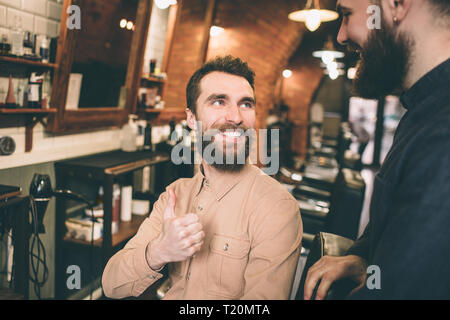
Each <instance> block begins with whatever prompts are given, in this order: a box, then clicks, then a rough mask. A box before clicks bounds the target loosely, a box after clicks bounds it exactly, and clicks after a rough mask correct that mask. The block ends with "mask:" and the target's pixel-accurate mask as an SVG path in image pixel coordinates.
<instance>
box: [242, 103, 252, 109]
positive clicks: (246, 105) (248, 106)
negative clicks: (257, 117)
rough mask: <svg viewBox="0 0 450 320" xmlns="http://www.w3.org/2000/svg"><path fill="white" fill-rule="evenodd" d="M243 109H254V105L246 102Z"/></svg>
mask: <svg viewBox="0 0 450 320" xmlns="http://www.w3.org/2000/svg"><path fill="white" fill-rule="evenodd" d="M241 107H243V108H252V107H253V104H252V103H250V102H244V103H242V104H241Z"/></svg>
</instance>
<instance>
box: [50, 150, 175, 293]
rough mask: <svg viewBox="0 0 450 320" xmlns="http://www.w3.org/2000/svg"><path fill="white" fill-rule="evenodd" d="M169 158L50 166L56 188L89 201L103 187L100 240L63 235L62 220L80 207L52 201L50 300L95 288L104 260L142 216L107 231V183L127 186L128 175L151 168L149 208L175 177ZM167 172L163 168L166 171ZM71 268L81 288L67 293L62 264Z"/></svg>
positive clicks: (109, 158)
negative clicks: (77, 271)
mask: <svg viewBox="0 0 450 320" xmlns="http://www.w3.org/2000/svg"><path fill="white" fill-rule="evenodd" d="M171 165H172V163H171V162H170V156H169V154H168V153H166V152H152V151H136V152H123V151H112V152H107V153H102V154H97V155H92V156H87V157H81V158H76V159H71V160H64V161H60V162H57V163H55V172H56V185H57V189H70V190H72V191H73V192H76V193H79V194H82V195H83V196H85V197H86V198H87V199H88V200H90V201H91V202H94V199H95V197H96V195H97V191H98V188H99V187H100V186H103V190H104V202H103V210H104V214H103V237H102V238H101V239H98V240H95V241H94V242H93V246H92V245H91V242H89V241H83V240H75V239H73V238H69V237H66V236H65V234H66V230H65V220H66V218H68V217H70V216H72V215H74V214H75V213H76V212H77V211H78V212H79V211H80V210H81V211H83V210H84V209H85V208H86V206H85V205H80V203H76V202H73V201H70V200H63V199H57V200H56V215H55V298H56V299H67V298H69V299H70V298H82V297H85V296H87V295H89V292H90V288H98V287H100V285H101V275H102V272H103V269H104V267H105V265H106V263H107V262H108V260H109V258H110V257H111V256H112V255H113V254H114V253H115V252H117V251H118V250H120V249H121V248H122V247H123V246H124V245H125V244H126V242H127V241H128V240H129V239H131V238H132V237H133V236H134V235H135V234H136V232H137V230H138V228H139V226H140V224H141V223H142V222H143V221H144V219H145V218H146V217H145V216H137V215H133V217H132V220H131V221H130V222H120V223H119V228H118V232H117V233H116V234H112V233H111V223H112V209H113V208H112V201H113V185H114V184H115V183H118V184H132V182H133V181H132V180H133V173H134V172H135V171H136V170H140V169H143V168H144V167H147V166H150V167H153V168H154V170H152V172H153V173H154V175H153V177H152V179H154V181H155V183H154V187H153V188H152V189H153V190H151V192H150V193H149V194H148V197H149V198H151V199H152V201H151V205H153V203H154V201H155V200H156V199H157V198H158V196H159V194H160V193H161V192H163V191H164V190H165V186H166V185H167V184H169V183H170V182H172V181H173V180H175V179H176V178H177V177H172V176H169V174H168V173H167V172H170V166H171ZM167 169H169V170H167ZM70 265H76V266H79V267H80V271H81V289H80V290H70V289H68V288H67V285H66V282H67V278H68V277H69V274H68V273H66V271H67V268H68V266H70Z"/></svg>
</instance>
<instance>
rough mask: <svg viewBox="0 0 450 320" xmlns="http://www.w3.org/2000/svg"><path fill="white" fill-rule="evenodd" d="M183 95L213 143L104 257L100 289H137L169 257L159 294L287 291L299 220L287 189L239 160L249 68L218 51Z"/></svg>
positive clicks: (190, 116) (251, 124)
mask: <svg viewBox="0 0 450 320" xmlns="http://www.w3.org/2000/svg"><path fill="white" fill-rule="evenodd" d="M186 95H187V106H188V109H187V110H186V113H187V122H188V125H189V126H190V128H191V129H193V130H196V131H197V135H204V137H203V138H204V139H203V141H204V142H203V144H204V147H205V148H204V149H207V147H211V148H210V150H212V151H211V153H207V154H208V156H205V157H204V158H203V160H202V164H201V166H200V170H199V172H198V173H197V174H196V175H195V176H194V177H193V178H190V179H179V180H177V181H176V182H174V183H173V184H171V185H170V186H168V187H167V191H166V192H164V193H163V194H162V195H161V196H160V198H159V199H158V201H157V202H156V203H155V205H154V209H153V211H152V212H151V214H150V216H149V217H148V218H147V219H146V220H145V221H144V222H143V223H142V225H141V227H140V229H139V231H138V233H137V234H136V236H135V237H134V238H132V239H131V240H130V241H129V242H128V243H127V245H126V246H125V247H124V249H122V250H121V251H119V252H118V253H117V254H115V255H114V256H113V257H112V258H111V259H110V261H109V262H108V264H107V266H106V268H105V270H104V273H103V279H102V283H103V290H104V292H105V294H106V296H108V297H112V298H123V297H128V296H139V295H141V294H142V293H143V292H144V291H145V290H146V289H147V288H149V287H150V286H151V285H152V284H154V283H155V282H156V281H157V280H158V279H160V278H161V277H162V273H161V270H162V269H163V268H164V267H165V266H168V270H169V279H170V285H169V287H170V289H169V290H168V291H167V293H166V294H165V296H164V299H288V297H289V294H290V290H291V286H292V282H293V279H294V273H295V270H296V266H297V262H298V258H299V254H300V243H301V238H302V222H301V218H300V212H299V207H298V204H297V201H296V200H295V199H294V198H293V197H292V196H291V195H290V194H289V193H288V192H287V191H286V189H285V188H284V187H282V186H281V185H280V184H279V183H278V182H277V181H275V180H274V179H272V178H271V177H269V176H267V175H266V174H264V173H263V172H262V171H261V170H260V169H258V168H257V167H255V166H253V165H251V164H249V163H248V161H245V159H247V157H248V150H249V139H247V137H246V136H245V135H244V134H242V132H243V131H244V130H247V129H254V128H255V109H256V99H255V94H254V73H253V71H252V70H251V69H250V68H249V67H248V65H247V63H244V62H243V61H241V60H240V59H239V58H233V57H231V56H226V57H219V58H216V59H214V60H212V61H210V62H208V63H206V64H205V65H204V66H202V67H201V68H200V69H199V70H198V71H196V72H195V73H194V75H193V76H192V77H191V79H190V81H189V83H188V86H187V89H186ZM204 154H205V153H204ZM209 154H210V155H211V156H209ZM227 158H228V159H233V161H227ZM242 158H243V159H244V161H243V162H241V161H238V160H239V159H242ZM219 160H220V161H219Z"/></svg>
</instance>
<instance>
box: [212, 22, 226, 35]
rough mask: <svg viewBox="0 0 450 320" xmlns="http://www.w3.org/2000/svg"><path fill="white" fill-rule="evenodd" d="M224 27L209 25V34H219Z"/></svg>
mask: <svg viewBox="0 0 450 320" xmlns="http://www.w3.org/2000/svg"><path fill="white" fill-rule="evenodd" d="M224 30H225V29H224V28H222V27H219V26H216V25H214V26H211V28H210V29H209V35H210V36H211V37H215V36H218V35H219V34H221V33H222V32H223V31H224Z"/></svg>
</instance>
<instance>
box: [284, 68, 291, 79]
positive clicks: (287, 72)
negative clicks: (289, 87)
mask: <svg viewBox="0 0 450 320" xmlns="http://www.w3.org/2000/svg"><path fill="white" fill-rule="evenodd" d="M283 77H284V78H286V79H288V78H290V77H292V71H291V70H289V69H285V70H283Z"/></svg>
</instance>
